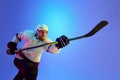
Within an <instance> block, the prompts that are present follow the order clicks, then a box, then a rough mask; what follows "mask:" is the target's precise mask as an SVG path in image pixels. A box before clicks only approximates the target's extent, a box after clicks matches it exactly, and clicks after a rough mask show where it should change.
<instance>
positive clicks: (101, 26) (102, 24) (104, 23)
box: [84, 20, 108, 37]
mask: <svg viewBox="0 0 120 80" xmlns="http://www.w3.org/2000/svg"><path fill="white" fill-rule="evenodd" d="M107 24H108V21H105V20H104V21H101V22H99V23H98V24H97V25H96V26H95V28H93V29H92V30H91V31H90V32H89V33H87V34H86V35H84V36H85V37H90V36H92V35H94V34H95V33H97V32H98V31H99V30H101V29H102V28H103V27H105V26H106V25H107Z"/></svg>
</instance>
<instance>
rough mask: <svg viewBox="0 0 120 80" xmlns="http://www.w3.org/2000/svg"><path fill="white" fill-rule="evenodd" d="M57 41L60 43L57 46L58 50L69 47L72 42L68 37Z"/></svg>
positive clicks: (62, 37)
mask: <svg viewBox="0 0 120 80" xmlns="http://www.w3.org/2000/svg"><path fill="white" fill-rule="evenodd" d="M56 41H57V42H58V44H56V45H55V46H56V47H57V48H63V47H65V46H67V45H68V44H69V42H70V41H69V39H68V37H66V36H65V35H63V36H61V37H59V38H57V39H56Z"/></svg>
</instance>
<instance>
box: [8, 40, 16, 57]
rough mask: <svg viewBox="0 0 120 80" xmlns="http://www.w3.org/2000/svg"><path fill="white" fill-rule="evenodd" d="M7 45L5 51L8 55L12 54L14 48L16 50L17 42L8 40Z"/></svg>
mask: <svg viewBox="0 0 120 80" xmlns="http://www.w3.org/2000/svg"><path fill="white" fill-rule="evenodd" d="M7 47H8V49H7V53H8V54H9V55H14V54H15V50H17V44H16V43H15V42H9V43H8V44H7Z"/></svg>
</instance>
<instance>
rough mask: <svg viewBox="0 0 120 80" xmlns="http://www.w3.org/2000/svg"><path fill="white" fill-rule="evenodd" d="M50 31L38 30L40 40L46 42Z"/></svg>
mask: <svg viewBox="0 0 120 80" xmlns="http://www.w3.org/2000/svg"><path fill="white" fill-rule="evenodd" d="M47 34H48V31H46V30H37V35H38V39H41V40H45V38H46V36H47Z"/></svg>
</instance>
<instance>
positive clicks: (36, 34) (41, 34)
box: [7, 24, 69, 80]
mask: <svg viewBox="0 0 120 80" xmlns="http://www.w3.org/2000/svg"><path fill="white" fill-rule="evenodd" d="M47 34H48V27H47V26H46V25H45V24H41V25H38V26H37V28H36V31H33V30H25V31H23V32H19V33H17V34H16V35H15V36H14V38H13V39H12V41H10V42H8V44H7V47H8V49H7V53H8V54H9V55H13V54H15V50H17V44H18V43H19V42H21V41H22V40H24V41H25V43H24V45H23V47H22V48H27V47H32V46H37V45H41V44H45V43H50V42H52V41H51V40H50V39H49V38H47ZM56 41H57V42H58V44H54V45H50V46H43V47H39V48H34V49H28V50H23V51H18V52H17V53H16V57H15V59H14V64H15V66H16V67H17V69H18V70H19V71H18V73H17V75H16V76H15V78H14V80H36V79H37V75H38V64H39V62H40V59H41V56H42V51H43V50H45V51H47V52H50V53H59V52H60V49H61V48H63V47H65V46H67V45H68V44H69V39H68V38H67V37H66V36H64V35H63V36H61V37H59V38H57V39H56Z"/></svg>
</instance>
